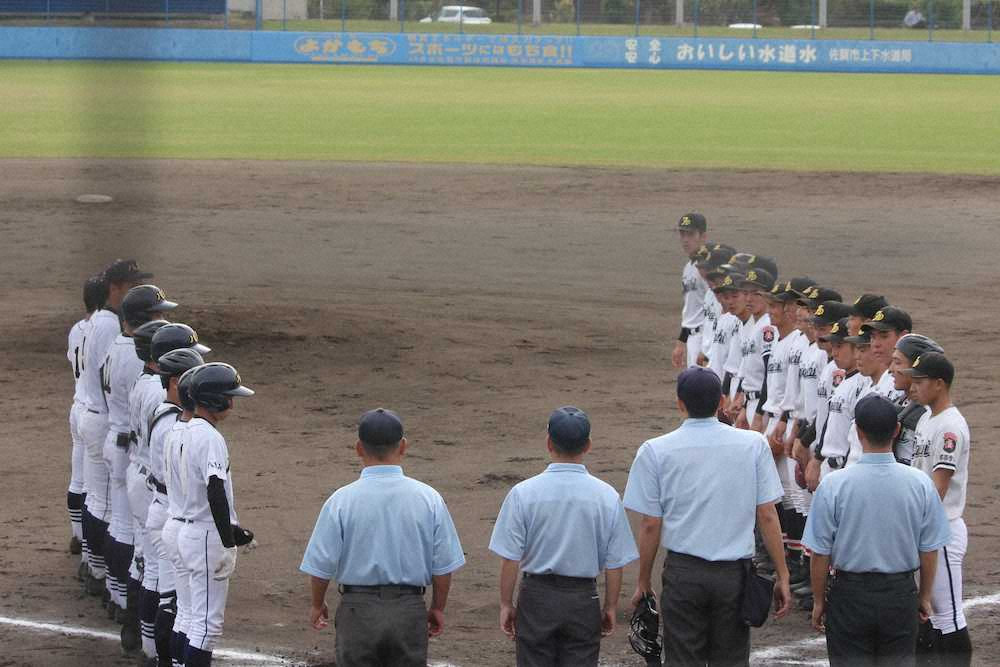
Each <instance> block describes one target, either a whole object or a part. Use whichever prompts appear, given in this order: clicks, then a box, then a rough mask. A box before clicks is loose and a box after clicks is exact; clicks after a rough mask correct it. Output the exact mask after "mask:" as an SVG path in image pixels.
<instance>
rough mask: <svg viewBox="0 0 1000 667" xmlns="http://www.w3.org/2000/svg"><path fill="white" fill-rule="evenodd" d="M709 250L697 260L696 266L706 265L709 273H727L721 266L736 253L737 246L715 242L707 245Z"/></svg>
mask: <svg viewBox="0 0 1000 667" xmlns="http://www.w3.org/2000/svg"><path fill="white" fill-rule="evenodd" d="M705 247H706V249H707V250H708V252H707V253H706V254H705V255H704V256H699V257H698V259H697V260H695V266H698V267H704V268H705V269H706V271H707V273H708V275H725V273H726V272H725V270H723V269H721V268H720V267H721V266H722V265H723V264H725V263H726V262H728V261H729V259H730V258H731V257H732V256H733V255H735V254H736V248H734V247H732V246H729V245H726V244H725V243H713V244H710V245H706V246H705Z"/></svg>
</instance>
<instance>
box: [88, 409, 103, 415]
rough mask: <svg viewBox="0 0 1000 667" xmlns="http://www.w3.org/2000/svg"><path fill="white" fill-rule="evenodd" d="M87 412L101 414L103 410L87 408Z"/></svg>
mask: <svg viewBox="0 0 1000 667" xmlns="http://www.w3.org/2000/svg"><path fill="white" fill-rule="evenodd" d="M87 412H89V413H90V414H93V415H102V414H104V413H103V412H100V411H98V410H91V409H90V408H87Z"/></svg>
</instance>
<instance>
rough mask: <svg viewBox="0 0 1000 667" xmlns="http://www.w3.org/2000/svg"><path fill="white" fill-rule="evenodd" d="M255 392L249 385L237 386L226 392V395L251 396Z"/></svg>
mask: <svg viewBox="0 0 1000 667" xmlns="http://www.w3.org/2000/svg"><path fill="white" fill-rule="evenodd" d="M255 393H256V392H255V391H254V390H253V389H251V388H250V387H243V386H239V387H236V389H230V390H229V391H227V392H226V395H227V396H253V395H254V394H255Z"/></svg>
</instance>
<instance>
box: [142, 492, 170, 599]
mask: <svg viewBox="0 0 1000 667" xmlns="http://www.w3.org/2000/svg"><path fill="white" fill-rule="evenodd" d="M169 518H170V517H169V516H168V515H167V497H166V496H162V495H160V494H158V493H157V494H155V495H154V496H153V501H152V502H151V503H150V504H149V513H148V514H147V515H146V535H147V536H148V537H149V545H150V548H151V549H152V551H151V552H150V554H151V556H152V557H153V558H155V559H156V574H157V581H156V589H157V591H158V592H159V593H172V592H173V591H174V590H175V588H174V586H175V583H174V582H175V578H174V563H173V560H172V559H171V557H170V553H169V552H168V551H167V545H166V544H165V543H164V541H163V531H164V529H165V528H166V523H167V521H168V520H169ZM174 523H177V522H176V521H175V522H174ZM146 558H147V560H148V559H149V558H150V556H147V557H146Z"/></svg>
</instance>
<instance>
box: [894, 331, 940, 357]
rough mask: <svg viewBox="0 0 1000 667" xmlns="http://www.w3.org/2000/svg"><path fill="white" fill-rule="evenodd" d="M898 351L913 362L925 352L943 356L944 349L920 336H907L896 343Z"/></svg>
mask: <svg viewBox="0 0 1000 667" xmlns="http://www.w3.org/2000/svg"><path fill="white" fill-rule="evenodd" d="M896 349H897V350H899V351H900V352H902V353H903V355H904V356H905V357H906V358H907V359H909V360H910V361H911V362H913V361H916V360H917V359H918V358H919V357H920V355H922V354H923V353H925V352H938V353H941V354H943V353H944V348H943V347H941V346H940V345H938V344H937V343H936V342H935V341H934V340H932V339H930V338H928V337H927V336H922V335H920V334H912V333H911V334H906V335H905V336H903V337H902V338H900V339H899V340H897V341H896Z"/></svg>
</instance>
